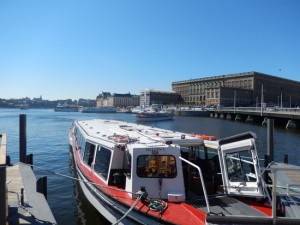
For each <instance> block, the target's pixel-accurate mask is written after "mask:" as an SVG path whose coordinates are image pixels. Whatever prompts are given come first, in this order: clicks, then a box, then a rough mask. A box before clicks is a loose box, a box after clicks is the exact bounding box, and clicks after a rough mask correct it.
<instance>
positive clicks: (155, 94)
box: [140, 89, 183, 106]
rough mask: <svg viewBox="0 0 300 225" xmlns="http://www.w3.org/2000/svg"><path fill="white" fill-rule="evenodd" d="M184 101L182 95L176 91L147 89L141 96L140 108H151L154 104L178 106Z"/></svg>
mask: <svg viewBox="0 0 300 225" xmlns="http://www.w3.org/2000/svg"><path fill="white" fill-rule="evenodd" d="M182 101H183V99H182V97H181V95H180V94H179V93H176V92H174V91H160V90H153V89H145V90H143V91H141V94H140V106H150V105H153V104H161V105H176V104H179V103H180V102H182Z"/></svg>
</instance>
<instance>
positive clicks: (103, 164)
mask: <svg viewBox="0 0 300 225" xmlns="http://www.w3.org/2000/svg"><path fill="white" fill-rule="evenodd" d="M110 158H111V151H110V150H109V149H106V148H104V147H99V148H98V150H97V153H96V160H95V166H94V169H95V171H96V172H97V173H98V174H99V175H100V176H101V177H103V178H104V179H105V180H107V177H108V169H109V164H110Z"/></svg>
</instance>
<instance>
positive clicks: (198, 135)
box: [195, 134, 217, 141]
mask: <svg viewBox="0 0 300 225" xmlns="http://www.w3.org/2000/svg"><path fill="white" fill-rule="evenodd" d="M195 137H196V138H201V139H203V140H208V141H215V140H217V138H216V137H215V136H208V135H204V134H196V135H195Z"/></svg>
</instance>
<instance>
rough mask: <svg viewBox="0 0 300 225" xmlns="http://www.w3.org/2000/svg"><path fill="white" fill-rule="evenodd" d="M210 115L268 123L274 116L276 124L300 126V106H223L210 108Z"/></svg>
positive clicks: (289, 126) (287, 126) (292, 126)
mask: <svg viewBox="0 0 300 225" xmlns="http://www.w3.org/2000/svg"><path fill="white" fill-rule="evenodd" d="M209 111H210V117H214V118H222V119H231V120H239V121H246V122H261V123H262V124H263V125H265V124H266V123H267V119H268V118H273V119H274V122H275V124H278V125H284V126H286V128H296V127H300V108H275V107H274V108H264V107H223V108H216V109H210V110H209Z"/></svg>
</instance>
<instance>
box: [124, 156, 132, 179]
mask: <svg viewBox="0 0 300 225" xmlns="http://www.w3.org/2000/svg"><path fill="white" fill-rule="evenodd" d="M123 168H124V171H125V174H126V176H128V177H130V174H131V154H130V153H129V152H128V151H125V153H124V158H123Z"/></svg>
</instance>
